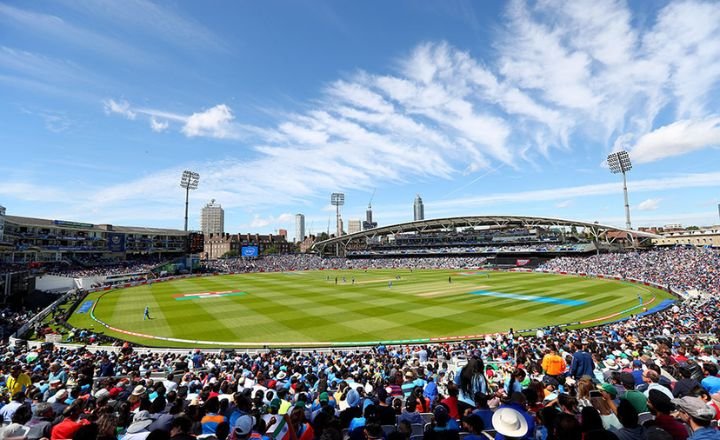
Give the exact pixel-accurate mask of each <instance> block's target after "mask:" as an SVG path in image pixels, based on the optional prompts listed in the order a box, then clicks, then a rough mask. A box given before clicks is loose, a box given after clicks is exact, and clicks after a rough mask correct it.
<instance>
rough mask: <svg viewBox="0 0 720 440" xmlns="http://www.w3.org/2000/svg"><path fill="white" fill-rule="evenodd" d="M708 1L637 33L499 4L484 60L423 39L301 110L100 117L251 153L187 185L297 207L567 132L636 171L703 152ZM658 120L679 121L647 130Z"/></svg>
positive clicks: (548, 147) (712, 129)
mask: <svg viewBox="0 0 720 440" xmlns="http://www.w3.org/2000/svg"><path fill="white" fill-rule="evenodd" d="M708 5H710V7H709V6H708ZM712 6H713V5H712V4H711V3H702V2H697V1H687V2H683V3H671V4H668V5H667V6H664V7H662V8H661V9H660V12H659V13H658V16H657V17H649V18H648V19H647V20H646V21H644V23H646V25H644V26H642V27H640V26H635V23H636V22H638V20H639V19H641V18H643V19H644V17H637V16H633V14H632V13H631V11H630V9H629V8H628V6H627V4H625V3H624V2H622V1H619V0H618V1H607V2H596V1H592V0H578V1H577V2H572V4H568V3H567V2H558V1H555V0H545V1H540V2H533V3H531V4H526V3H525V2H523V1H519V0H518V1H514V2H512V3H511V4H510V5H509V7H508V11H507V15H506V16H507V18H508V20H507V23H506V26H505V28H503V29H501V30H500V32H499V33H500V38H499V39H498V40H497V41H495V42H494V49H495V51H493V52H492V54H495V55H490V56H488V57H486V58H479V57H476V56H475V53H476V52H470V51H466V50H462V49H459V48H455V47H453V46H451V45H449V44H447V43H444V42H427V43H423V44H420V45H418V46H417V47H415V48H413V49H412V50H410V51H408V53H407V54H405V55H404V56H401V57H399V58H398V59H397V60H395V62H394V63H393V65H394V66H396V70H391V71H389V72H387V71H383V72H382V73H381V74H380V73H373V72H366V71H358V72H355V73H354V74H351V75H347V76H346V77H343V78H342V79H339V80H335V81H331V82H329V83H328V84H327V85H326V86H325V87H324V88H323V90H322V93H321V94H320V96H319V97H318V98H317V99H314V100H310V101H308V102H306V103H304V104H305V105H302V106H300V108H301V109H302V110H297V111H286V112H283V113H282V114H275V115H274V120H273V121H272V122H271V123H269V124H267V125H264V126H256V127H248V126H243V125H241V124H240V123H239V122H238V121H237V120H236V119H235V117H234V112H233V109H232V108H231V107H230V106H229V105H228V104H225V103H223V102H220V103H218V104H217V105H215V106H214V107H211V108H208V109H205V110H201V111H196V112H194V113H191V112H190V111H186V112H185V113H183V111H182V110H176V109H167V108H166V109H161V108H160V109H159V108H134V107H132V106H130V105H129V104H128V103H127V102H126V101H119V102H116V101H113V100H107V101H106V112H108V113H117V114H121V115H124V116H126V117H129V115H133V116H134V115H138V118H141V117H147V118H148V119H149V120H150V125H151V128H154V127H155V124H154V122H153V121H155V122H157V121H164V122H158V123H161V124H167V126H166V128H165V129H166V130H179V131H180V132H181V133H183V134H184V135H185V136H188V137H212V138H222V139H240V138H242V139H243V141H244V142H243V146H244V147H247V148H246V149H247V150H250V151H249V154H248V156H249V158H244V160H243V162H242V163H238V161H236V160H234V159H233V158H228V159H227V160H224V161H214V162H209V163H204V164H198V171H199V172H200V173H201V174H202V176H203V183H202V184H201V188H200V189H199V190H198V193H202V195H203V197H205V198H208V199H209V198H211V197H215V198H218V199H222V200H223V204H224V205H225V206H228V207H232V206H244V205H248V204H253V205H255V204H257V205H258V206H260V207H262V206H270V205H272V206H284V205H289V204H297V203H308V202H309V201H311V200H317V198H318V197H322V198H323V199H324V198H325V197H326V195H327V194H329V193H330V192H331V191H335V190H345V189H369V188H373V187H375V186H376V185H383V184H387V183H390V184H398V183H409V182H417V181H423V180H429V179H453V178H456V177H457V176H461V175H462V176H465V175H468V174H469V173H474V172H477V171H478V170H492V169H493V168H494V167H496V166H503V167H504V166H508V167H509V168H513V169H516V170H518V169H522V168H523V167H525V166H527V165H530V166H534V164H535V162H536V161H537V159H538V156H539V155H541V156H550V155H551V154H552V153H553V152H554V151H556V150H557V149H569V148H571V147H573V148H579V147H575V146H574V145H571V144H572V143H571V141H570V139H572V141H573V142H577V143H578V144H579V143H580V142H582V143H583V144H584V145H583V148H586V152H587V153H588V157H591V158H592V157H596V158H598V157H604V156H605V153H606V152H608V151H610V150H617V149H629V150H630V151H631V154H632V155H633V160H634V161H635V162H636V163H638V164H640V163H644V162H651V161H655V160H660V159H663V158H666V157H671V156H676V155H680V154H684V153H687V152H690V151H694V150H698V149H700V148H707V147H712V146H717V145H718V136H719V134H718V125H719V123H718V120H719V119H720V118H718V116H717V113H716V112H715V113H712V112H710V113H709V111H708V108H710V106H709V101H708V98H707V97H708V96H711V95H712V94H711V93H709V92H711V91H713V90H714V89H713V87H717V84H718V79H720V70H718V66H720V52H719V51H720V49H719V48H720V45H718V44H717V39H716V38H714V37H716V36H717V35H718V29H720V28H719V27H720V20H715V19H716V18H717V17H716V16H717V14H718V13H719V12H718V11H720V9H718V8H716V7H715V8H713V7H712ZM673 14H677V16H678V20H677V23H675V22H674V20H673V18H672V17H673ZM550 17H551V18H552V19H549V18H550ZM693 23H697V25H695V24H693ZM686 33H687V38H686V39H683V38H682V36H683V35H684V34H686ZM693 71H695V74H696V75H698V76H699V77H700V78H699V80H698V81H693V78H692V75H690V73H689V72H693ZM226 102H230V101H226ZM113 103H114V104H115V105H114V106H113V105H112V104H113ZM235 110H238V109H235ZM190 113H191V114H190ZM660 114H662V115H663V118H665V117H670V118H672V117H673V114H674V116H675V118H679V119H680V120H679V121H678V122H673V123H669V124H668V125H666V126H665V127H660V128H656V127H654V126H653V124H654V121H656V120H657V119H658V115H660ZM168 121H170V122H172V124H169V123H168ZM578 141H580V142H578ZM597 150H600V154H597V153H598V151H597ZM591 160H593V161H594V160H595V159H591ZM163 173H164V172H161V173H157V174H158V175H162V174H163ZM173 173H175V171H173ZM479 174H481V175H484V174H482V173H479ZM170 179H171V181H172V185H170V186H167V187H165V186H162V185H161V186H159V187H155V186H150V188H152V189H153V191H154V192H155V193H157V195H152V194H149V193H148V191H147V187H146V184H145V183H143V184H141V185H138V186H135V185H130V186H129V187H127V186H126V185H125V184H119V185H118V186H117V188H112V190H111V191H110V193H111V194H112V195H115V193H117V194H122V193H125V194H130V195H129V197H143V198H148V197H150V198H151V199H153V200H162V197H163V196H164V194H163V193H162V190H163V189H167V190H169V191H171V190H172V187H174V186H175V182H174V180H176V177H175V176H174V174H173V175H172V176H171V177H170ZM140 180H142V179H139V181H140ZM152 182H153V183H159V182H155V181H154V180H153V181H152ZM719 183H720V177H719V176H718V175H717V174H714V173H710V174H704V175H702V174H688V175H684V176H677V177H669V178H661V179H645V180H637V181H636V180H631V181H630V184H629V185H630V190H631V191H633V192H634V191H638V192H650V191H654V190H661V189H663V188H689V187H705V186H712V185H718V184H719ZM133 193H134V195H133ZM611 193H613V194H615V193H616V194H619V193H620V183H618V182H613V183H601V184H596V185H583V186H579V187H569V188H559V189H547V190H538V191H526V192H519V193H507V194H503V193H500V194H489V195H485V196H482V197H477V198H470V199H462V200H444V201H439V202H438V203H439V205H438V209H440V208H442V209H460V208H465V209H472V208H473V207H474V206H484V205H487V204H493V203H502V202H507V201H511V202H512V201H517V202H530V201H535V200H547V201H554V202H556V205H555V206H556V207H557V208H564V207H568V206H570V204H571V202H572V201H573V200H580V199H582V198H584V197H591V196H597V195H605V194H611ZM199 195H200V194H199ZM443 204H444V207H443ZM264 218H265V217H260V219H261V220H259V221H262V219H264Z"/></svg>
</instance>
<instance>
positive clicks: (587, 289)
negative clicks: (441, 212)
mask: <svg viewBox="0 0 720 440" xmlns="http://www.w3.org/2000/svg"><path fill="white" fill-rule="evenodd" d="M457 272H458V271H442V270H438V271H412V272H410V271H406V270H382V271H375V270H369V271H367V272H365V271H363V270H356V271H318V272H306V273H304V274H303V275H293V274H288V273H259V274H242V275H231V276H217V277H198V278H191V279H182V280H177V281H172V282H163V283H157V284H153V285H151V286H142V287H138V288H132V289H124V290H120V291H113V292H111V293H109V294H107V295H106V296H105V297H103V299H101V300H100V303H99V304H98V306H97V309H96V312H97V314H98V316H99V317H102V319H103V320H105V321H107V322H109V323H110V324H111V325H113V326H116V327H119V328H125V329H127V330H133V331H139V332H142V333H148V334H155V335H162V336H174V337H180V338H187V339H192V340H195V339H204V340H209V341H210V340H215V341H229V342H232V341H246V342H272V343H282V342H303V341H304V342H332V341H337V342H353V341H357V342H367V341H379V340H388V339H416V338H427V337H435V336H462V335H467V334H480V333H491V332H497V331H507V330H508V329H509V328H510V327H512V328H515V329H519V328H528V327H535V326H547V325H552V324H554V323H563V322H570V321H580V320H583V319H589V318H597V317H599V316H601V315H606V314H610V313H613V312H618V311H620V310H623V309H626V308H628V307H631V306H633V305H636V304H637V298H636V297H637V292H638V289H639V286H637V285H632V284H627V283H620V282H615V281H605V280H596V279H592V278H584V277H572V276H558V275H550V274H528V273H500V272H492V273H491V275H490V277H489V278H488V277H484V276H459V275H457ZM398 274H400V279H399V280H397V279H395V276H396V275H398ZM343 276H345V278H346V282H345V283H343V282H342V277H343ZM448 276H451V277H452V283H448ZM335 277H337V278H338V284H337V285H336V284H335ZM353 277H354V278H355V281H356V283H355V284H354V285H353V284H352V282H351V280H352V278H353ZM328 278H329V281H328ZM388 280H392V281H393V286H392V288H390V287H388ZM228 290H240V291H243V292H247V294H246V295H243V296H239V297H225V298H208V299H199V300H189V301H176V300H175V299H174V298H173V295H177V294H185V293H200V292H213V291H215V292H217V291H228ZM476 290H487V291H495V292H502V293H512V294H518V295H531V296H540V297H555V298H565V299H580V300H584V301H588V303H587V304H586V305H585V306H579V307H570V306H565V305H561V304H548V303H540V302H534V301H523V300H518V299H512V298H499V297H491V296H479V295H471V294H470V292H473V291H476ZM653 293H654V294H656V295H658V299H659V300H662V299H664V298H666V297H668V295H667V294H665V293H663V292H660V291H653ZM643 296H644V297H645V298H646V300H648V299H649V298H651V297H652V295H651V294H649V293H644V294H643ZM89 298H91V297H89ZM658 302H659V301H658ZM145 305H148V306H150V309H151V315H152V316H153V317H157V319H153V320H151V321H145V322H143V321H142V311H143V309H144V307H145ZM71 322H72V323H73V324H74V325H77V326H80V325H81V324H83V326H89V325H92V324H93V323H92V321H91V320H90V319H89V317H87V316H83V315H74V316H73V317H72V319H71ZM96 328H97V326H96ZM109 333H111V332H109ZM131 339H132V338H131ZM141 342H143V343H152V341H148V340H147V339H144V340H142V341H141ZM155 344H158V343H157V342H156V343H155ZM159 344H160V345H168V344H166V343H159ZM170 345H173V344H170ZM176 345H177V344H176Z"/></svg>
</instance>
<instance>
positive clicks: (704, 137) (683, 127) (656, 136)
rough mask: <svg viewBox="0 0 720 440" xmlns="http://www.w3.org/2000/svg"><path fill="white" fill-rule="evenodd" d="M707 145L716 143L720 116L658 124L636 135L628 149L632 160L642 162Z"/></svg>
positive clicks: (717, 141)
mask: <svg viewBox="0 0 720 440" xmlns="http://www.w3.org/2000/svg"><path fill="white" fill-rule="evenodd" d="M707 147H720V117H712V118H708V119H703V120H699V121H691V120H682V121H677V122H673V123H672V124H668V125H665V126H662V127H660V128H658V129H657V130H653V131H652V132H650V133H647V134H645V135H644V136H642V137H641V138H640V139H638V141H637V142H636V143H635V146H634V147H633V148H632V149H631V150H630V153H631V155H632V159H633V161H636V162H638V163H646V162H653V161H656V160H660V159H664V158H666V157H672V156H679V155H682V154H685V153H689V152H692V151H696V150H700V149H703V148H707Z"/></svg>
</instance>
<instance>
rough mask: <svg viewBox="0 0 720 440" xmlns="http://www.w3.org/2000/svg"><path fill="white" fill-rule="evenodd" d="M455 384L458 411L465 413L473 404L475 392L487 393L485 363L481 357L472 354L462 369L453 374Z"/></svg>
mask: <svg viewBox="0 0 720 440" xmlns="http://www.w3.org/2000/svg"><path fill="white" fill-rule="evenodd" d="M455 385H457V386H458V389H459V390H460V393H459V394H458V412H459V413H461V414H464V413H465V410H466V409H467V408H471V407H472V406H473V405H474V404H475V393H477V392H481V393H483V394H487V392H488V385H487V379H486V378H485V364H484V363H483V361H482V359H480V358H478V357H475V356H473V357H472V358H470V359H469V360H468V363H467V365H465V366H464V367H463V368H462V370H459V371H458V372H457V373H456V374H455Z"/></svg>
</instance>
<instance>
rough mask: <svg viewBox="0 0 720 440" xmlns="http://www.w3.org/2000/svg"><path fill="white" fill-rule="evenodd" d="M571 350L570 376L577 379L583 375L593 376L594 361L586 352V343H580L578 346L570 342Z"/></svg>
mask: <svg viewBox="0 0 720 440" xmlns="http://www.w3.org/2000/svg"><path fill="white" fill-rule="evenodd" d="M570 348H571V350H575V352H574V353H573V356H572V364H570V376H572V377H573V379H575V380H577V379H580V378H581V377H583V376H590V377H593V370H594V369H595V362H593V360H592V356H591V355H590V353H588V352H587V344H582V345H581V346H580V348H578V347H577V345H575V344H574V343H571V344H570Z"/></svg>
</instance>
